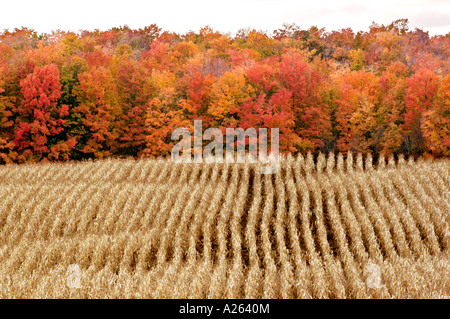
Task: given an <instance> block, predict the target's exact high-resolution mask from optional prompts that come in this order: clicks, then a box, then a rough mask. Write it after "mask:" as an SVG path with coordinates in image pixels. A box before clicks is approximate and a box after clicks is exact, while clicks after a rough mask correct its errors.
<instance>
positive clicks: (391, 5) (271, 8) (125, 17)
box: [0, 0, 450, 36]
mask: <svg viewBox="0 0 450 319" xmlns="http://www.w3.org/2000/svg"><path fill="white" fill-rule="evenodd" d="M401 18H408V19H409V27H410V29H414V28H420V29H423V30H424V31H428V32H429V34H430V35H431V36H433V35H445V34H447V33H449V32H450V0H408V1H407V0H376V1H360V0H358V1H355V0H339V1H336V0H325V1H324V0H322V1H311V0H309V1H298V0H297V1H296V0H227V1H223V0H220V1H218V0H188V1H186V0H184V1H183V0H159V1H144V0H126V1H124V0H77V1H60V0H59V1H58V0H40V1H36V0H24V1H8V2H4V3H2V6H1V9H0V31H3V30H4V29H9V30H10V31H12V30H13V29H14V28H20V27H28V28H32V29H34V30H35V31H37V32H38V33H44V32H46V33H49V32H51V31H54V30H58V29H59V30H65V31H75V32H77V31H79V30H94V29H99V30H108V29H110V28H112V27H119V26H124V25H128V26H129V27H130V28H136V29H137V28H141V27H144V26H147V25H150V24H153V23H156V24H157V25H158V26H159V27H161V28H162V29H163V30H168V31H173V32H177V33H181V34H183V33H186V32H188V31H198V30H199V29H200V28H202V27H204V26H206V25H209V26H210V27H212V28H213V29H214V30H216V31H220V32H223V33H231V34H234V33H236V32H237V31H238V30H239V29H241V28H255V29H257V30H262V31H267V32H269V33H272V32H273V30H275V29H278V28H281V27H282V25H283V23H295V24H296V25H298V26H300V27H301V28H304V29H307V28H309V27H311V26H313V25H315V26H318V27H319V28H322V27H323V28H325V30H326V31H333V30H339V29H342V28H348V27H350V28H352V29H353V31H355V32H356V31H367V30H368V28H369V26H370V25H371V23H372V22H376V23H378V24H384V25H387V24H389V23H391V22H392V21H394V20H397V19H401Z"/></svg>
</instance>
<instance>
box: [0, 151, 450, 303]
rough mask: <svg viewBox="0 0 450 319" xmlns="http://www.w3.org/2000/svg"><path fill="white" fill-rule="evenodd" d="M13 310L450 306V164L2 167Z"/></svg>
mask: <svg viewBox="0 0 450 319" xmlns="http://www.w3.org/2000/svg"><path fill="white" fill-rule="evenodd" d="M0 198H1V202H0V261H1V263H0V297H1V298H252V299H253V298H449V297H450V160H449V159H433V160H432V159H422V158H419V159H417V160H414V159H413V158H409V159H406V158H405V157H403V156H399V157H398V158H394V157H393V156H390V157H388V158H385V157H384V156H381V157H380V158H379V159H378V160H377V161H375V160H373V159H372V157H371V156H370V154H369V155H367V156H362V155H361V154H352V153H348V154H345V156H343V155H342V154H338V155H334V154H330V155H325V154H320V155H318V156H317V157H313V156H312V155H311V154H310V153H309V154H307V155H304V156H302V155H298V156H290V155H289V156H284V157H282V159H281V160H280V169H279V170H278V171H277V172H276V173H274V174H261V172H260V164H258V163H256V164H254V163H241V164H234V163H233V164H232V163H210V164H206V163H202V164H201V163H190V164H186V163H185V164H176V163H173V162H172V161H171V160H170V159H138V160H134V159H108V160H98V161H84V162H69V163H51V164H50V163H49V164H23V165H8V166H2V167H0Z"/></svg>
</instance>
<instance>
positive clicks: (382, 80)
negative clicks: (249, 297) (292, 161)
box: [0, 19, 450, 163]
mask: <svg viewBox="0 0 450 319" xmlns="http://www.w3.org/2000/svg"><path fill="white" fill-rule="evenodd" d="M449 58H450V33H448V34H447V35H440V36H433V37H430V36H429V34H428V33H427V32H424V31H423V30H420V29H415V30H410V29H409V27H408V20H407V19H400V20H396V21H394V22H392V23H391V24H390V25H386V26H385V25H378V24H376V23H372V25H371V26H370V28H369V31H367V32H362V31H359V32H356V33H355V32H354V31H353V30H352V29H350V28H348V29H342V30H338V31H331V32H326V31H325V30H324V29H319V28H318V27H315V26H313V27H310V28H309V29H302V28H300V27H299V26H297V25H295V24H285V25H283V27H282V28H280V29H278V30H275V31H273V32H272V33H271V34H269V33H267V32H263V31H258V30H254V29H241V30H239V32H237V33H236V34H235V35H230V34H223V33H220V32H217V31H214V30H213V29H211V28H210V27H204V28H202V29H200V30H199V31H198V32H194V31H191V32H187V33H186V34H176V33H173V32H169V31H163V30H162V29H161V28H159V27H158V26H157V25H150V26H148V27H145V28H142V29H136V30H135V29H130V28H129V27H127V26H124V27H120V28H113V29H110V30H107V31H99V30H94V31H80V32H78V33H74V32H65V31H53V32H52V33H49V34H38V33H37V32H36V31H34V30H31V29H27V28H21V29H15V30H13V31H8V30H5V31H4V32H3V33H1V34H0V162H1V163H12V162H39V161H65V160H81V159H87V158H105V157H110V156H135V157H140V156H167V155H169V154H170V151H171V149H172V147H173V145H174V144H175V143H176V141H172V140H171V132H172V131H173V130H174V129H175V128H178V127H186V128H188V129H190V130H191V131H193V125H194V120H196V119H199V120H202V121H203V129H206V128H208V127H217V128H220V129H222V130H223V131H224V132H225V128H227V127H241V128H244V129H246V128H249V127H253V128H272V127H276V128H279V132H280V150H281V151H283V152H290V153H297V152H308V151H312V152H318V151H320V152H332V151H340V152H346V151H354V152H361V153H368V152H371V153H375V154H378V153H381V152H383V153H385V154H389V153H404V154H408V155H421V154H424V153H427V154H432V155H435V156H449V155H450V72H449V70H450V69H449V63H448V62H449Z"/></svg>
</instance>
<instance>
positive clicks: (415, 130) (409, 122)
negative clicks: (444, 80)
mask: <svg viewBox="0 0 450 319" xmlns="http://www.w3.org/2000/svg"><path fill="white" fill-rule="evenodd" d="M406 84H407V89H406V93H405V101H406V102H405V107H406V110H405V115H404V118H405V120H404V125H403V134H404V136H405V137H404V148H405V151H406V152H407V153H408V154H412V153H418V154H422V153H424V152H426V151H427V150H428V145H427V143H426V140H425V137H424V132H423V125H424V114H425V113H428V114H429V112H433V109H434V103H435V102H436V95H437V91H438V85H439V79H438V77H437V75H436V74H435V73H433V72H432V71H430V70H428V69H426V68H422V69H420V70H419V71H417V72H416V73H415V74H414V75H413V76H411V77H409V78H408V79H407V80H406Z"/></svg>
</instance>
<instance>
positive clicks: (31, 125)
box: [14, 64, 76, 160]
mask: <svg viewBox="0 0 450 319" xmlns="http://www.w3.org/2000/svg"><path fill="white" fill-rule="evenodd" d="M20 86H21V92H22V94H23V97H24V100H23V102H22V105H21V108H20V109H19V118H18V127H17V129H16V132H15V138H14V143H15V144H16V147H17V149H18V150H19V151H21V154H20V156H19V159H20V160H27V159H30V160H39V159H49V160H58V159H63V160H68V159H69V154H70V151H71V150H72V149H73V148H74V146H75V144H76V139H75V138H70V139H67V140H64V139H61V138H62V137H63V136H64V135H63V134H62V133H63V131H64V127H63V124H64V123H65V122H66V120H65V119H64V117H65V116H67V115H68V114H69V108H68V106H67V105H60V104H59V103H58V100H59V98H60V97H61V84H60V83H59V70H58V68H57V67H56V65H54V64H50V65H46V66H44V67H41V68H36V69H35V70H34V72H33V73H32V74H29V75H28V76H27V77H26V78H25V79H24V80H23V81H21V83H20Z"/></svg>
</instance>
